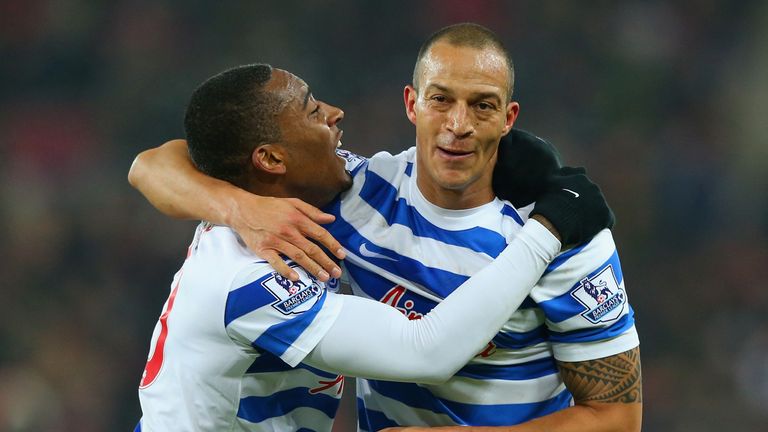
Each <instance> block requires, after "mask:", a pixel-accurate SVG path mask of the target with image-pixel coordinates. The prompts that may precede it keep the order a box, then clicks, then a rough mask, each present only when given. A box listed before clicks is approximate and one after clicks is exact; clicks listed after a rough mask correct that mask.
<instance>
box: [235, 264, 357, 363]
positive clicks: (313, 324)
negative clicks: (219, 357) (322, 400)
mask: <svg viewBox="0 0 768 432" xmlns="http://www.w3.org/2000/svg"><path fill="white" fill-rule="evenodd" d="M291 267H292V268H293V269H294V270H295V271H296V272H297V273H298V274H299V280H298V281H297V282H292V281H290V280H288V279H286V278H283V277H282V276H280V275H279V274H278V273H277V272H275V271H274V270H273V269H272V268H271V267H266V269H267V270H265V267H264V266H263V265H262V266H253V267H249V268H246V269H244V270H243V271H241V272H240V273H239V274H238V275H237V276H236V277H235V279H234V280H233V282H232V285H231V290H230V292H229V294H228V296H227V303H226V308H225V314H224V325H225V328H226V331H227V334H229V336H230V338H231V339H233V340H234V341H236V342H239V343H242V344H246V345H250V346H252V347H253V348H255V349H257V350H266V351H269V352H270V353H272V354H274V355H276V356H278V357H280V358H281V359H282V360H283V361H284V362H286V363H288V364H289V365H291V366H296V365H297V364H298V363H300V362H301V361H302V360H303V359H304V357H306V355H307V354H309V352H310V351H312V350H313V349H314V348H315V346H316V345H317V344H318V343H319V342H320V340H321V339H322V338H323V336H325V334H326V333H327V332H328V330H329V329H330V328H331V326H332V325H333V323H334V322H335V320H336V318H337V317H338V315H339V312H340V311H341V305H342V301H343V296H341V295H337V294H333V293H329V292H328V291H327V290H326V287H325V284H323V283H322V282H320V281H318V280H317V279H315V278H314V277H312V276H310V275H309V274H308V273H307V272H306V271H305V270H304V269H303V268H301V267H299V266H298V265H296V264H291Z"/></svg>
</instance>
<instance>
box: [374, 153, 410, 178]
mask: <svg viewBox="0 0 768 432" xmlns="http://www.w3.org/2000/svg"><path fill="white" fill-rule="evenodd" d="M415 161H416V147H411V148H409V149H407V150H404V151H402V152H400V153H397V154H392V153H390V152H387V151H380V152H378V153H376V154H375V155H373V156H372V157H371V158H370V159H369V160H368V169H369V170H371V171H374V172H375V173H377V174H379V175H380V176H382V177H385V178H386V177H389V176H392V175H396V174H399V173H403V172H404V171H405V169H406V168H407V167H409V166H412V165H413V163H414V162H415ZM409 171H410V170H409ZM406 174H410V172H407V173H406Z"/></svg>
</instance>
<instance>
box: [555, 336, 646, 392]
mask: <svg viewBox="0 0 768 432" xmlns="http://www.w3.org/2000/svg"><path fill="white" fill-rule="evenodd" d="M557 365H558V367H559V369H560V374H561V375H562V377H563V381H564V382H565V386H566V387H567V388H568V390H569V391H570V392H571V393H572V394H573V398H574V400H575V401H576V402H588V401H589V402H608V403H610V402H618V403H642V402H643V384H642V373H641V370H640V348H633V349H631V350H629V351H625V352H623V353H621V354H616V355H613V356H610V357H605V358H601V359H597V360H589V361H583V362H557Z"/></svg>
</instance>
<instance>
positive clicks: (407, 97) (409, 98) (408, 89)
mask: <svg viewBox="0 0 768 432" xmlns="http://www.w3.org/2000/svg"><path fill="white" fill-rule="evenodd" d="M417 96H418V92H417V91H416V89H415V88H414V87H413V86H412V85H407V86H405V89H404V90H403V102H405V115H406V116H407V117H408V120H410V121H411V123H413V124H416V112H415V111H414V105H416V97H417Z"/></svg>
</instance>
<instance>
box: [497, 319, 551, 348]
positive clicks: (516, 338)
mask: <svg viewBox="0 0 768 432" xmlns="http://www.w3.org/2000/svg"><path fill="white" fill-rule="evenodd" d="M545 340H547V327H546V326H545V325H543V324H542V325H540V326H538V327H536V328H535V329H533V330H531V331H527V332H522V333H514V332H505V331H500V332H498V333H497V334H496V336H494V337H493V343H495V344H496V346H497V347H499V348H506V349H520V348H525V347H527V346H531V345H536V344H537V343H541V342H544V341H545Z"/></svg>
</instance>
